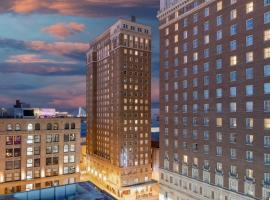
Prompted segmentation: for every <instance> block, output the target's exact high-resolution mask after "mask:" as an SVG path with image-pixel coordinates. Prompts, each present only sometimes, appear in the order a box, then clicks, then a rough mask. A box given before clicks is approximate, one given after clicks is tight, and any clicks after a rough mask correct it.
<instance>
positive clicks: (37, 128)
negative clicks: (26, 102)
mask: <svg viewBox="0 0 270 200" xmlns="http://www.w3.org/2000/svg"><path fill="white" fill-rule="evenodd" d="M35 130H37V131H39V130H40V124H39V123H36V124H35Z"/></svg>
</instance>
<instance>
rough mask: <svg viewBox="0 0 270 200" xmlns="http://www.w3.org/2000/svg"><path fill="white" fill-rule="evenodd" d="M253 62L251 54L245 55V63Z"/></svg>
mask: <svg viewBox="0 0 270 200" xmlns="http://www.w3.org/2000/svg"><path fill="white" fill-rule="evenodd" d="M249 62H253V52H247V53H246V63H249Z"/></svg>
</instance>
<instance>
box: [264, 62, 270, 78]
mask: <svg viewBox="0 0 270 200" xmlns="http://www.w3.org/2000/svg"><path fill="white" fill-rule="evenodd" d="M269 76H270V65H265V66H264V77H269Z"/></svg>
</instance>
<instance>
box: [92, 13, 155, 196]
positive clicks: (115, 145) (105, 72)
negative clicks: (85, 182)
mask: <svg viewBox="0 0 270 200" xmlns="http://www.w3.org/2000/svg"><path fill="white" fill-rule="evenodd" d="M150 111H151V28H150V27H149V26H146V25H143V24H139V23H136V21H135V18H134V17H133V18H132V20H125V19H119V20H118V21H117V22H116V23H115V24H113V25H112V26H111V27H109V28H108V29H107V30H106V31H105V32H104V33H102V34H101V35H99V36H98V37H97V38H95V39H94V40H93V41H92V42H91V43H90V50H89V52H88V53H87V126H88V127H87V131H88V133H87V150H88V154H89V162H90V165H89V171H90V175H91V176H92V177H93V178H94V179H95V181H94V182H95V183H97V184H98V183H99V184H102V185H103V186H104V187H105V188H106V189H107V190H108V191H110V193H111V194H113V195H114V196H117V198H119V199H124V198H125V199H130V200H131V199H142V198H148V199H149V198H150V199H151V197H152V196H153V193H152V185H151V184H152V180H151V174H152V169H151V134H150V133H151V130H150V126H151V112H150Z"/></svg>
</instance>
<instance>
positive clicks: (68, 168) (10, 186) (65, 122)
mask: <svg viewBox="0 0 270 200" xmlns="http://www.w3.org/2000/svg"><path fill="white" fill-rule="evenodd" d="M80 123H81V119H80V118H73V117H61V118H58V117H48V118H37V117H33V118H14V117H13V118H0V157H1V158H2V162H0V194H8V193H14V192H19V191H28V190H33V189H41V188H46V187H51V186H58V185H65V184H69V183H74V182H78V181H79V180H80V167H79V165H80V155H81V137H80V126H81V124H80Z"/></svg>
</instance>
